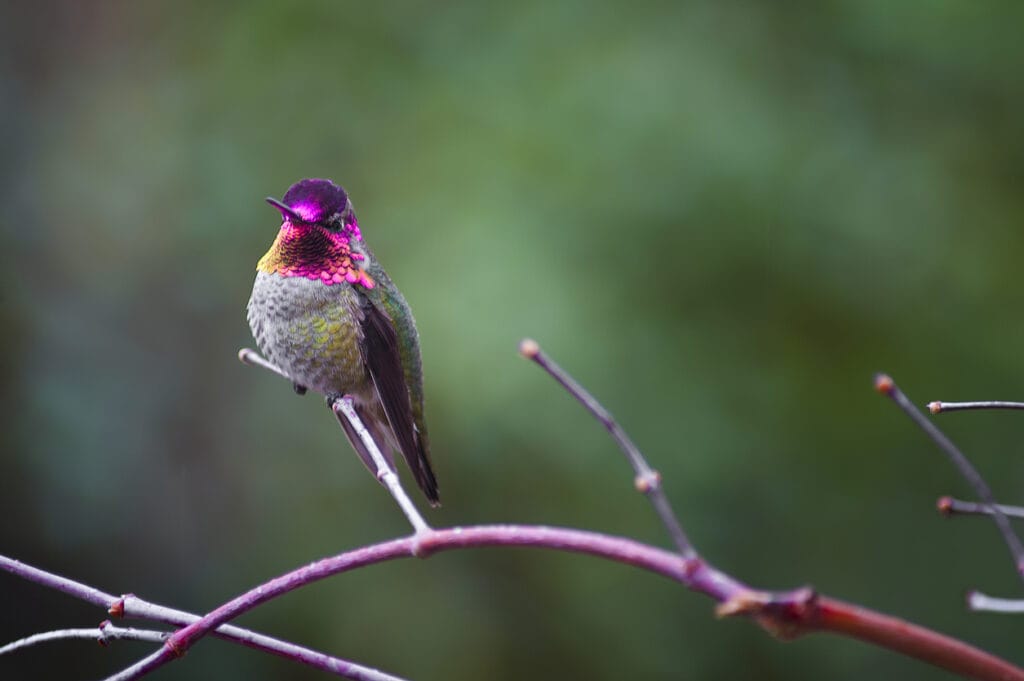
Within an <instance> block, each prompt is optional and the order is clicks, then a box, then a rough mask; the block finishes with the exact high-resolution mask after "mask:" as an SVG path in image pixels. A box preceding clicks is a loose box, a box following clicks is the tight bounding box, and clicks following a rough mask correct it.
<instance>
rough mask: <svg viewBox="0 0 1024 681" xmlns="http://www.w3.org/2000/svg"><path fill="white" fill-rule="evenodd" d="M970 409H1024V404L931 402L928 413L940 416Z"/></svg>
mask: <svg viewBox="0 0 1024 681" xmlns="http://www.w3.org/2000/svg"><path fill="white" fill-rule="evenodd" d="M970 409H1024V402H1001V401H999V400H988V401H985V402H929V403H928V411H930V412H931V413H933V414H939V413H942V412H946V411H967V410H970Z"/></svg>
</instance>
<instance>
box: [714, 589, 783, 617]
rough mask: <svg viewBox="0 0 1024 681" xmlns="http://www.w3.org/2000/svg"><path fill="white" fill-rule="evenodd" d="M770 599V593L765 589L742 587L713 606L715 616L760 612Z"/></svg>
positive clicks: (733, 615)
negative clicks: (756, 589)
mask: <svg viewBox="0 0 1024 681" xmlns="http://www.w3.org/2000/svg"><path fill="white" fill-rule="evenodd" d="M770 600H771V594H769V593H767V592H765V591H753V590H751V589H744V590H742V591H737V592H736V593H735V594H733V595H732V596H730V597H729V598H727V599H726V600H724V601H722V602H721V603H719V604H718V605H716V606H715V616H716V617H735V616H737V615H754V614H757V613H759V612H761V611H762V610H763V609H764V606H765V605H767V604H768V602H769V601H770Z"/></svg>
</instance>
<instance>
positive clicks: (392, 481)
mask: <svg viewBox="0 0 1024 681" xmlns="http://www.w3.org/2000/svg"><path fill="white" fill-rule="evenodd" d="M238 359H239V360H240V361H241V362H242V364H248V365H249V366H255V367H259V368H260V369H266V370H267V371H269V372H270V373H272V374H276V375H277V376H280V377H281V378H283V379H285V380H287V381H288V382H290V383H293V384H294V381H293V380H292V378H291V377H290V376H289V375H288V374H287V373H286V372H285V371H284V369H282V368H281V367H279V366H277V365H276V364H274V363H273V362H271V361H270V360H268V359H265V358H264V357H262V356H261V355H260V354H259V353H258V352H256V351H255V350H252V349H250V348H242V349H241V350H239V351H238ZM327 406H328V407H330V409H331V411H332V412H333V413H334V416H335V418H337V419H338V423H340V424H341V427H342V429H343V430H346V434H347V429H346V428H345V424H346V422H347V423H348V424H350V425H351V426H352V429H353V430H354V431H355V432H356V435H358V436H359V439H360V440H361V441H362V443H363V445H364V446H365V447H366V450H367V452H369V454H370V458H371V459H372V460H373V465H374V468H376V469H377V470H376V471H374V475H375V476H376V477H377V481H378V482H380V483H381V484H382V485H384V488H385V489H387V491H388V492H389V493H390V494H391V496H392V497H393V498H394V500H395V503H397V504H398V508H400V509H401V510H402V513H403V514H405V517H406V519H407V520H408V521H409V524H410V525H412V527H413V530H414V531H415V532H416V534H420V533H422V532H426V531H427V530H429V529H430V526H429V525H428V524H427V522H426V521H425V520H424V519H423V516H421V515H420V512H419V511H417V510H416V506H415V505H414V504H413V503H412V500H411V499H409V495H408V494H406V493H405V489H404V488H403V487H402V483H401V481H400V480H399V479H398V475H397V474H396V473H395V471H394V470H393V469H392V468H391V466H390V465H389V464H388V461H387V459H385V458H384V455H383V454H381V452H380V448H379V447H378V446H377V443H376V442H374V441H373V436H372V435H370V431H369V430H367V428H366V426H365V425H364V424H363V422H362V420H361V419H360V418H359V414H357V413H356V410H355V408H354V407H353V405H352V398H351V397H350V396H348V395H339V396H329V397H328V398H327ZM367 465H369V464H367Z"/></svg>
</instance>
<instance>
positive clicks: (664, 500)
mask: <svg viewBox="0 0 1024 681" xmlns="http://www.w3.org/2000/svg"><path fill="white" fill-rule="evenodd" d="M519 354H521V355H522V356H523V357H525V358H526V359H528V360H531V361H532V362H534V363H536V364H537V365H538V366H540V367H541V368H542V369H544V371H546V372H548V374H550V375H551V377H552V378H554V379H555V380H556V381H558V383H559V384H560V385H561V386H562V387H563V388H565V389H566V390H567V391H568V392H569V394H570V395H572V396H573V397H574V398H576V400H577V401H578V402H579V403H580V404H582V405H583V406H584V407H585V408H586V409H587V411H589V412H590V413H591V414H593V416H594V418H596V419H597V420H598V421H600V422H601V424H602V425H603V426H604V427H605V428H606V429H607V430H608V432H609V433H610V434H611V436H612V438H613V439H614V440H615V443H616V444H618V446H619V449H621V450H622V453H623V454H625V455H626V460H627V461H629V464H630V465H631V466H632V467H633V472H634V474H635V476H636V477H635V478H634V483H635V485H636V489H637V491H638V492H640V493H642V494H644V495H646V496H647V498H648V499H649V500H650V502H651V504H652V505H653V506H654V510H655V512H656V513H657V514H658V517H659V518H661V522H662V524H664V525H665V528H666V529H667V530H668V534H669V536H670V537H671V539H672V543H674V544H675V545H676V548H677V549H678V550H679V555H681V556H682V557H683V558H696V557H697V551H696V549H694V547H693V544H691V543H690V540H689V539H688V538H687V536H686V533H685V532H684V531H683V527H682V525H680V523H679V519H678V518H677V517H676V514H675V513H674V512H673V511H672V505H671V504H669V501H668V497H666V496H665V492H664V490H663V489H662V485H661V475H660V474H659V473H658V471H656V470H654V469H653V468H651V466H650V465H649V464H648V463H647V460H646V459H645V458H644V455H643V454H642V453H641V452H640V448H639V447H637V446H636V444H634V442H633V440H631V439H630V437H629V435H627V434H626V431H624V430H623V429H622V427H621V426H620V425H619V424H618V422H616V420H615V418H614V417H613V416H612V415H611V413H610V412H609V411H608V410H607V409H605V408H604V407H603V406H602V405H601V403H600V402H598V401H597V399H596V398H595V397H594V396H593V395H591V394H590V392H589V391H587V389H586V388H584V387H583V386H582V385H580V384H579V383H577V382H576V380H575V379H574V378H573V377H572V376H571V375H569V373H568V372H566V371H565V370H564V369H563V368H562V367H560V366H559V365H558V364H557V363H556V362H555V361H554V360H553V359H551V358H550V357H548V355H547V354H546V353H545V352H544V351H543V350H541V347H540V345H539V344H538V343H537V341H535V340H533V339H530V338H525V339H523V340H522V341H520V343H519Z"/></svg>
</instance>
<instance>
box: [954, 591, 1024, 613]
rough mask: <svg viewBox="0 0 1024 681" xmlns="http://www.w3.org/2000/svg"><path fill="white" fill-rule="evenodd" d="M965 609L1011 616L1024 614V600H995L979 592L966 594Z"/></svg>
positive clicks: (993, 597)
mask: <svg viewBox="0 0 1024 681" xmlns="http://www.w3.org/2000/svg"><path fill="white" fill-rule="evenodd" d="M967 607H968V608H970V609H971V610H976V611H985V612H1001V613H1007V614H1012V615H1017V614H1020V613H1024V600H1020V599H1017V598H996V597H995V596H986V595H985V594H983V593H981V592H980V591H968V592H967Z"/></svg>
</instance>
